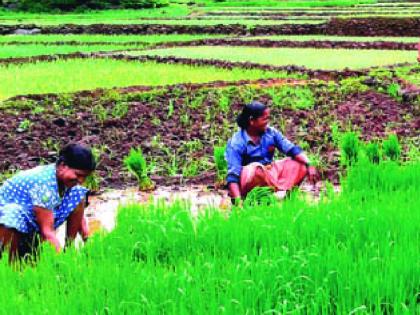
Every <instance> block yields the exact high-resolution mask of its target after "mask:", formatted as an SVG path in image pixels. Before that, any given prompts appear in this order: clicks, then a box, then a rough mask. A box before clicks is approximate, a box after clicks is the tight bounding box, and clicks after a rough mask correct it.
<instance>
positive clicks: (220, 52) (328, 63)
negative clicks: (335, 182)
mask: <svg viewBox="0 0 420 315" xmlns="http://www.w3.org/2000/svg"><path fill="white" fill-rule="evenodd" d="M128 54H129V55H149V56H175V57H182V58H192V59H219V60H227V61H233V62H253V63H259V64H268V65H275V66H285V65H297V66H304V67H307V68H311V69H325V70H342V69H344V68H350V69H361V68H368V67H373V66H385V65H392V64H397V63H404V62H412V63H414V62H415V61H416V57H417V52H416V51H400V50H369V49H358V50H354V49H312V48H257V47H226V46H216V47H212V46H199V47H177V48H167V49H151V50H144V51H139V52H133V51H130V52H128ZM321 55H322V56H323V58H322V60H320V59H319V56H321Z"/></svg>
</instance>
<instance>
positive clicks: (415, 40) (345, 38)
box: [243, 34, 419, 43]
mask: <svg viewBox="0 0 420 315" xmlns="http://www.w3.org/2000/svg"><path fill="white" fill-rule="evenodd" d="M256 39H265V40H272V41H282V40H290V41H300V42H305V41H352V42H374V41H383V42H402V43H418V41H419V39H418V37H387V36H372V37H367V36H331V35H318V34H313V35H265V36H252V37H245V38H243V40H256Z"/></svg>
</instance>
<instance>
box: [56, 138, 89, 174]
mask: <svg viewBox="0 0 420 315" xmlns="http://www.w3.org/2000/svg"><path fill="white" fill-rule="evenodd" d="M56 163H57V165H58V164H60V163H64V164H66V165H67V166H69V167H71V168H75V169H78V170H86V171H94V170H95V168H96V161H95V157H94V156H93V154H92V150H91V149H90V148H88V147H85V146H83V145H80V144H77V143H71V144H68V145H66V146H65V147H64V148H62V149H61V150H60V153H59V154H58V160H57V162H56Z"/></svg>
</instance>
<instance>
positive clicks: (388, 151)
mask: <svg viewBox="0 0 420 315" xmlns="http://www.w3.org/2000/svg"><path fill="white" fill-rule="evenodd" d="M382 149H383V153H384V156H385V158H388V159H390V160H393V161H398V159H399V158H400V155H401V146H400V143H399V141H398V137H397V135H395V134H390V135H389V136H388V139H386V140H384V141H383V143H382Z"/></svg>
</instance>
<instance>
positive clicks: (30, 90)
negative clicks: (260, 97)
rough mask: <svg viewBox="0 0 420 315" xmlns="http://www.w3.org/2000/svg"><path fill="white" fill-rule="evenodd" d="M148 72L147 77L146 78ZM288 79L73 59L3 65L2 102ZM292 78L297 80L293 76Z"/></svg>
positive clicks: (272, 73)
mask: <svg viewBox="0 0 420 315" xmlns="http://www.w3.org/2000/svg"><path fill="white" fill-rule="evenodd" d="M145 73H147V75H144V74H145ZM288 76H289V75H288V74H287V73H286V72H284V71H263V70H258V69H241V68H233V69H230V70H229V69H223V68H217V67H198V66H187V65H180V64H170V65H169V64H162V63H155V62H136V61H131V62H128V61H124V60H111V59H71V60H58V61H54V62H38V63H26V64H21V65H8V66H1V65H0V82H2V84H0V101H2V100H5V99H7V98H10V97H13V96H16V95H26V94H43V93H65V92H76V91H80V90H90V89H96V88H104V89H113V88H115V87H124V86H133V85H148V86H157V85H159V86H160V85H173V84H178V83H204V82H211V81H217V80H224V81H237V80H242V79H249V80H252V79H264V78H282V77H288ZM292 76H293V77H294V75H292ZM289 77H290V76H289ZM157 94H165V89H159V90H157V91H153V92H149V93H138V94H136V95H135V96H131V99H132V100H136V99H138V100H139V101H140V100H143V101H144V100H145V99H146V98H147V97H150V98H153V99H154V98H155V97H156V95H157ZM127 101H129V99H127ZM197 106H198V105H197ZM70 108H71V107H70Z"/></svg>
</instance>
